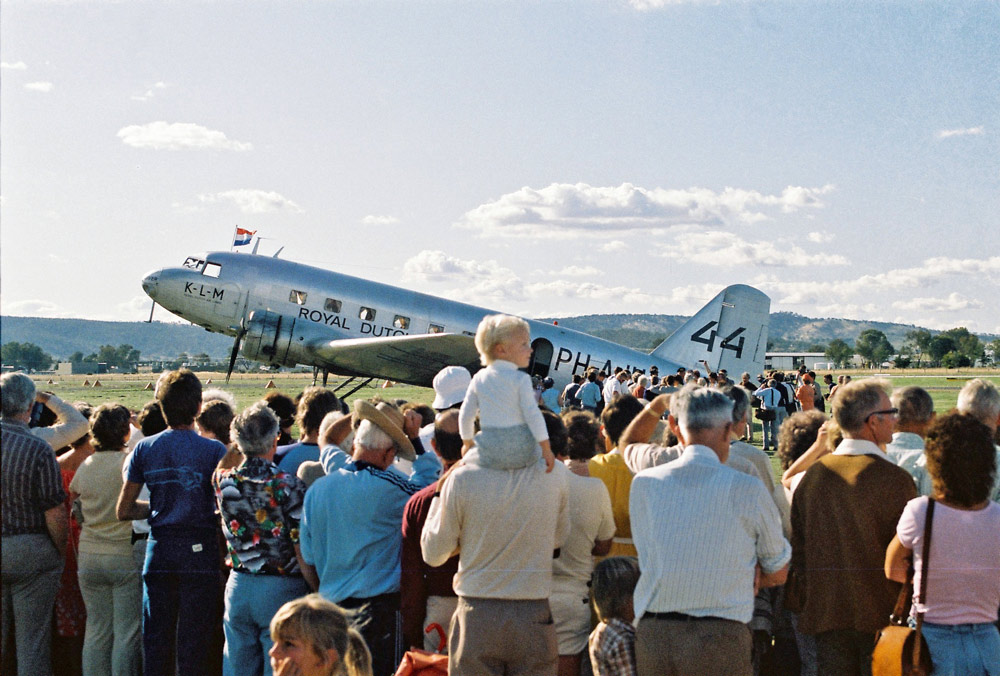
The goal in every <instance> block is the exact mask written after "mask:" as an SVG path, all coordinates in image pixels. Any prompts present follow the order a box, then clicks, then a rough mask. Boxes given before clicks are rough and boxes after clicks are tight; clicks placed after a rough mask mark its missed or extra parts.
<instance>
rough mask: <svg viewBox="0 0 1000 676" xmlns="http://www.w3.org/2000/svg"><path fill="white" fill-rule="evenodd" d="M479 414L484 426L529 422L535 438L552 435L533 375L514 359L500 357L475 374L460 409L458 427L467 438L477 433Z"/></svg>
mask: <svg viewBox="0 0 1000 676" xmlns="http://www.w3.org/2000/svg"><path fill="white" fill-rule="evenodd" d="M477 413H478V414H479V425H480V427H481V428H483V429H485V428H488V427H489V428H498V427H499V428H502V427H516V426H518V425H527V426H528V428H529V429H530V430H531V433H532V435H534V437H535V441H545V440H547V439H548V438H549V433H548V430H547V429H546V427H545V420H544V419H543V418H542V412H541V411H539V410H538V400H537V399H536V398H535V391H534V389H532V387H531V378H529V377H528V374H527V373H524V372H523V371H520V370H519V369H518V368H517V365H516V364H514V363H513V362H509V361H506V360H504V359H497V360H496V361H494V362H493V363H492V364H490V365H489V366H487V367H486V368H484V369H482V370H481V371H479V372H477V373H476V375H474V376H473V377H472V382H471V383H469V389H468V390H466V392H465V401H463V402H462V408H460V409H459V412H458V427H459V431H460V432H461V434H462V438H463V439H466V440H468V439H472V438H473V436H474V435H475V419H476V414H477Z"/></svg>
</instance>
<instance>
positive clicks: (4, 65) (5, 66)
mask: <svg viewBox="0 0 1000 676" xmlns="http://www.w3.org/2000/svg"><path fill="white" fill-rule="evenodd" d="M0 69H2V70H28V64H26V63H25V62H24V61H15V62H14V63H10V62H9V61H0Z"/></svg>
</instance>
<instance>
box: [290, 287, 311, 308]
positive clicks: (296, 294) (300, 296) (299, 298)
mask: <svg viewBox="0 0 1000 676" xmlns="http://www.w3.org/2000/svg"><path fill="white" fill-rule="evenodd" d="M308 296H309V294H308V293H306V292H305V291H296V290H295V289H292V292H291V293H290V294H288V302H289V303H295V304H296V305H305V304H306V298H307V297H308Z"/></svg>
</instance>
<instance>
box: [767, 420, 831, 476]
mask: <svg viewBox="0 0 1000 676" xmlns="http://www.w3.org/2000/svg"><path fill="white" fill-rule="evenodd" d="M825 422H826V416H825V415H823V414H822V413H820V412H819V411H799V412H798V413H795V414H793V415H790V416H788V418H787V419H786V420H785V422H783V423H781V429H779V430H778V459H779V460H780V461H781V469H782V470H786V469H788V468H789V467H790V466H791V464H792V463H793V462H795V460H796V459H797V458H798V457H799V456H800V455H802V454H803V453H805V452H806V451H807V450H808V449H809V447H810V446H812V445H813V442H815V441H816V437H817V435H818V434H819V428H820V427H821V426H822V425H823V423H825Z"/></svg>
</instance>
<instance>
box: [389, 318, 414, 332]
mask: <svg viewBox="0 0 1000 676" xmlns="http://www.w3.org/2000/svg"><path fill="white" fill-rule="evenodd" d="M392 327H393V328H394V329H403V330H404V331H405V330H407V329H408V328H410V318H409V317H404V316H403V315H396V316H395V317H393V318H392Z"/></svg>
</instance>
